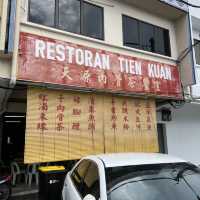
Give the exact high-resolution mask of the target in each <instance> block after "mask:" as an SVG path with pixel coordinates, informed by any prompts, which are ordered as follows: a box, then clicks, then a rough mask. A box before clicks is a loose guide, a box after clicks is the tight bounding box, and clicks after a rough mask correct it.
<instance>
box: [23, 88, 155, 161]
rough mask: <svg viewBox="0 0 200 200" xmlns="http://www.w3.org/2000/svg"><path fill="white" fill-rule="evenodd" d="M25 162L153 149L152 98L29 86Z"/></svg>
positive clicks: (153, 109)
mask: <svg viewBox="0 0 200 200" xmlns="http://www.w3.org/2000/svg"><path fill="white" fill-rule="evenodd" d="M26 120H27V122H26V140H25V158H24V162H25V163H34V162H50V161H62V160H73V159H79V158H81V157H83V156H86V155H90V154H99V153H110V152H158V141H157V129H156V109H155V101H154V100H142V99H133V98H128V97H113V96H108V95H107V96H105V95H96V94H83V93H77V92H74V93H73V92H64V91H57V90H45V89H36V88H30V89H28V95H27V118H26Z"/></svg>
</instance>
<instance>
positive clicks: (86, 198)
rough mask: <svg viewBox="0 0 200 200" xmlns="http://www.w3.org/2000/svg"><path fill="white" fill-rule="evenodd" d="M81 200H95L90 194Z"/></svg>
mask: <svg viewBox="0 0 200 200" xmlns="http://www.w3.org/2000/svg"><path fill="white" fill-rule="evenodd" d="M83 200H96V198H95V197H94V196H93V195H91V194H87V195H86V196H85V197H84V198H83Z"/></svg>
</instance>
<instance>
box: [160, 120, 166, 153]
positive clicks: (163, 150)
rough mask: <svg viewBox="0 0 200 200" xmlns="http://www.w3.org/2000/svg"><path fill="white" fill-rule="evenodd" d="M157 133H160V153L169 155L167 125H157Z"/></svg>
mask: <svg viewBox="0 0 200 200" xmlns="http://www.w3.org/2000/svg"><path fill="white" fill-rule="evenodd" d="M157 131H158V144H159V152H160V153H168V149H167V135H166V126H165V124H163V123H159V124H157Z"/></svg>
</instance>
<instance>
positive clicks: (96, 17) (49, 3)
mask: <svg viewBox="0 0 200 200" xmlns="http://www.w3.org/2000/svg"><path fill="white" fill-rule="evenodd" d="M29 21H31V22H33V23H38V24H42V25H45V26H50V27H55V28H58V29H62V30H65V31H68V32H72V33H77V34H82V35H85V36H88V37H92V38H96V39H101V40H103V39H104V23H103V8H102V7H99V6H96V5H94V4H91V3H88V2H85V1H83V0H45V1H41V0H29Z"/></svg>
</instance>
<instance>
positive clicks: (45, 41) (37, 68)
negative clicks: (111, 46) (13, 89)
mask: <svg viewBox="0 0 200 200" xmlns="http://www.w3.org/2000/svg"><path fill="white" fill-rule="evenodd" d="M18 79H19V80H25V81H33V82H45V83H51V84H61V85H65V86H66V87H70V88H74V89H76V88H83V89H94V90H101V91H102V90H103V91H106V92H112V93H115V92H117V93H126V94H127V93H129V94H140V95H155V96H160V97H166V98H174V99H181V98H182V90H181V84H180V78H179V71H178V67H177V66H175V65H170V64H166V63H160V62H155V61H151V60H145V59H141V58H137V57H133V56H126V55H121V54H117V53H113V52H108V51H105V50H100V49H95V48H89V47H85V46H81V45H77V44H72V43H69V42H64V41H59V40H54V39H50V38H46V37H41V36H37V35H33V34H29V33H21V35H20V54H19V69H18Z"/></svg>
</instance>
